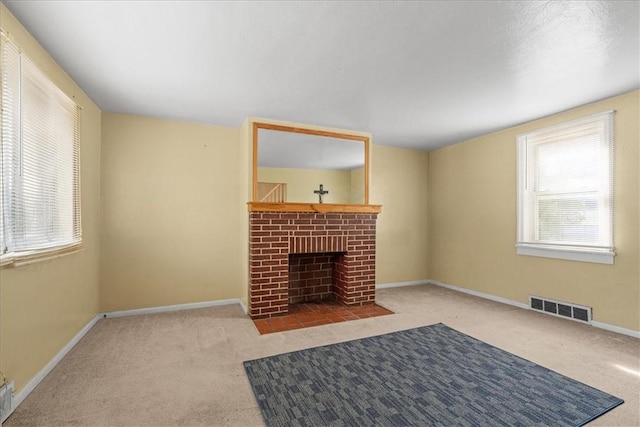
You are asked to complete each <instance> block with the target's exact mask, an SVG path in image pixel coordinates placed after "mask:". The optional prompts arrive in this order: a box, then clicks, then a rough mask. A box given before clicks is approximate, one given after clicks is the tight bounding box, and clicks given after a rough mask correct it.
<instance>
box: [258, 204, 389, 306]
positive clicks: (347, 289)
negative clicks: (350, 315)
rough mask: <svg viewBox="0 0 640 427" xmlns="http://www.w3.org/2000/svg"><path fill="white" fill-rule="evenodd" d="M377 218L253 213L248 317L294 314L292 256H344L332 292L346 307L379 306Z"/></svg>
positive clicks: (330, 214)
mask: <svg viewBox="0 0 640 427" xmlns="http://www.w3.org/2000/svg"><path fill="white" fill-rule="evenodd" d="M376 218H377V215H376V214H354V213H326V214H322V213H279V212H251V213H250V214H249V269H250V271H249V275H250V279H249V280H250V284H249V314H250V316H251V317H254V318H255V317H269V316H274V315H279V314H285V313H287V312H288V309H289V254H290V253H316V252H344V255H343V256H341V257H339V259H337V260H336V270H335V273H334V286H333V293H334V294H335V295H336V298H337V299H338V300H339V301H341V302H342V303H344V304H347V305H363V304H372V303H373V302H374V301H375V282H376V281H375V256H376V255H375V254H376Z"/></svg>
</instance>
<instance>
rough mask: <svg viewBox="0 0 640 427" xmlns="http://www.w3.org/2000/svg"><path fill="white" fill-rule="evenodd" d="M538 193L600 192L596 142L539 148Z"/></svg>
mask: <svg viewBox="0 0 640 427" xmlns="http://www.w3.org/2000/svg"><path fill="white" fill-rule="evenodd" d="M535 150H536V160H537V162H536V163H537V164H536V170H537V180H536V184H537V185H536V191H543V192H546V191H556V192H557V191H582V190H589V189H596V188H598V185H599V182H600V164H601V163H602V160H601V159H600V158H599V154H600V151H599V144H598V141H597V140H595V139H593V138H578V139H573V140H568V141H563V142H555V143H546V144H539V145H536V147H535Z"/></svg>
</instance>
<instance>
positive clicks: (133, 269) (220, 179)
mask: <svg viewBox="0 0 640 427" xmlns="http://www.w3.org/2000/svg"><path fill="white" fill-rule="evenodd" d="M102 141H103V144H102V150H103V152H102V214H103V223H102V239H103V246H102V264H101V266H102V269H101V273H102V274H101V281H100V284H101V286H100V306H101V310H102V311H114V310H126V309H133V308H140V307H155V306H164V305H172V304H183V303H191V302H200V301H211V300H222V299H228V298H238V297H240V295H241V294H242V293H243V289H242V288H243V287H244V286H246V284H244V285H243V283H242V281H243V274H242V269H243V266H244V265H245V262H244V261H243V259H242V258H243V257H244V256H245V255H244V254H243V253H242V251H243V245H242V243H241V238H242V237H243V236H242V233H243V231H242V229H243V227H245V228H246V227H247V225H246V223H243V221H244V220H246V214H245V213H244V212H245V211H246V205H245V203H246V201H247V197H246V192H245V188H246V187H244V186H243V185H244V184H243V179H242V177H241V173H246V170H245V171H243V170H242V168H241V165H242V159H241V156H242V135H241V129H240V128H228V127H222V126H211V125H203V124H196V123H186V122H179V121H173V120H162V119H152V118H146V117H139V116H130V115H121V114H106V113H105V114H104V115H103V118H102Z"/></svg>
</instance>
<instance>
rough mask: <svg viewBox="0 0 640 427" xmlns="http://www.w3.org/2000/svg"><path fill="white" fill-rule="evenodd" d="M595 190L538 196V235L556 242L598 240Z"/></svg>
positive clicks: (582, 242)
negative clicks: (592, 191)
mask: <svg viewBox="0 0 640 427" xmlns="http://www.w3.org/2000/svg"><path fill="white" fill-rule="evenodd" d="M598 215H599V206H598V197H597V194H596V193H574V194H563V195H547V196H539V197H538V232H539V236H538V239H539V240H540V241H547V242H556V243H576V244H595V245H597V244H598V243H599V235H600V230H599V220H598Z"/></svg>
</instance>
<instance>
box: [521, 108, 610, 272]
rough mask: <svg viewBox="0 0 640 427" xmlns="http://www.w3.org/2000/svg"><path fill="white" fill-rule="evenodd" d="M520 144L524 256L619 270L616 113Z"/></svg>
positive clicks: (547, 130) (532, 136)
mask: <svg viewBox="0 0 640 427" xmlns="http://www.w3.org/2000/svg"><path fill="white" fill-rule="evenodd" d="M517 144H518V242H517V245H516V246H517V251H518V254H521V255H533V256H543V257H551V258H561V259H570V260H576V261H587V262H599V263H605V264H613V257H614V255H615V253H614V246H613V237H614V236H613V213H614V212H613V211H614V203H613V202H614V191H613V167H614V165H613V160H614V156H613V149H614V112H613V111H609V112H605V113H602V114H597V115H593V116H589V117H586V118H582V119H578V120H574V121H571V122H567V123H563V124H561V125H557V126H553V127H549V128H545V129H541V130H538V131H535V132H531V133H528V134H524V135H519V136H518V138H517Z"/></svg>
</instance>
